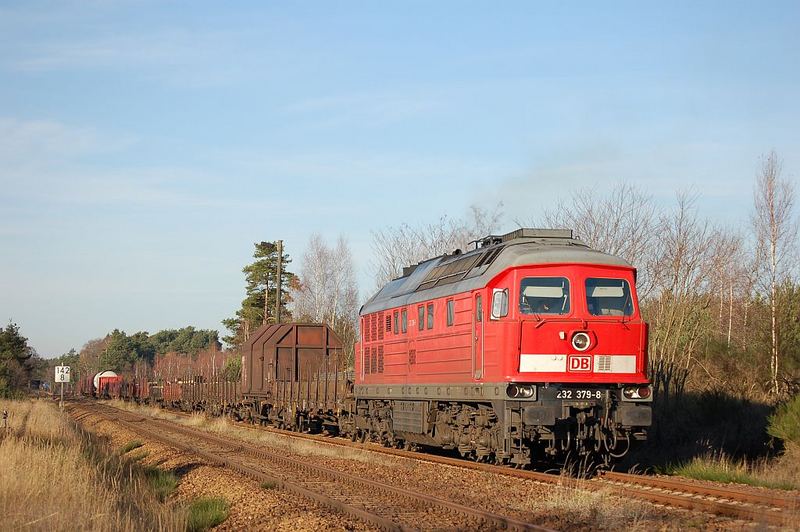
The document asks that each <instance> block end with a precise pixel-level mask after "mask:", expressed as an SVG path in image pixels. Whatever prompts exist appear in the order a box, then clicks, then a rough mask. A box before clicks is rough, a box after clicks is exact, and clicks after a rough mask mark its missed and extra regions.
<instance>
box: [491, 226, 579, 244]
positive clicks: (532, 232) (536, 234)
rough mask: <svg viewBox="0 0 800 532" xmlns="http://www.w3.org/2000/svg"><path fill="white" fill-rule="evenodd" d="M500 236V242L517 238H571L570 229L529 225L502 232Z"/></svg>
mask: <svg viewBox="0 0 800 532" xmlns="http://www.w3.org/2000/svg"><path fill="white" fill-rule="evenodd" d="M500 238H501V241H502V242H508V241H509V240H515V239H517V238H557V239H571V238H573V236H572V229H531V228H529V227H522V228H520V229H517V230H516V231H511V232H510V233H506V234H504V235H503V236H502V237H500Z"/></svg>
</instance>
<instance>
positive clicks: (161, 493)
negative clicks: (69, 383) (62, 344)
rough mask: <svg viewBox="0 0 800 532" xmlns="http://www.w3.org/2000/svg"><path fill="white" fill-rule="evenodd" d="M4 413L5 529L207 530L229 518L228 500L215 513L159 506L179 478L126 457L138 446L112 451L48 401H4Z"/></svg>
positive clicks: (0, 490) (1, 511) (1, 474)
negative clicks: (5, 410)
mask: <svg viewBox="0 0 800 532" xmlns="http://www.w3.org/2000/svg"><path fill="white" fill-rule="evenodd" d="M3 408H5V409H8V411H9V427H8V429H6V430H3V429H1V428H0V515H2V522H3V528H4V529H6V530H47V531H59V530H114V531H134V530H164V531H183V530H187V529H189V530H202V529H205V528H207V527H208V526H213V524H216V523H218V522H219V521H220V517H221V518H222V519H224V517H225V515H227V508H226V507H225V506H226V505H225V504H224V501H222V503H223V504H221V505H220V502H219V501H217V506H216V509H217V511H214V512H211V513H209V511H208V509H207V508H206V506H204V504H206V505H207V503H203V502H202V501H200V503H199V504H198V501H195V503H193V504H192V505H191V506H190V507H189V508H184V507H181V506H177V505H174V504H169V503H166V504H162V503H160V501H164V500H166V499H167V497H168V496H169V494H170V493H171V492H172V491H173V490H174V489H175V487H176V486H177V478H176V477H175V476H174V475H173V474H171V473H169V472H164V471H161V470H157V469H148V468H144V467H142V466H140V465H139V464H138V460H137V459H136V458H135V457H133V456H132V454H126V453H129V452H130V451H132V450H133V449H136V448H138V447H140V446H141V442H130V443H129V444H128V445H126V446H125V447H124V448H123V449H120V450H118V451H117V452H114V450H112V449H109V448H108V446H107V445H105V444H104V443H103V442H101V441H99V440H98V439H97V438H94V437H93V436H91V435H90V434H88V433H86V432H84V431H82V430H80V429H79V428H77V427H76V426H75V424H74V423H73V422H71V421H70V419H69V418H68V417H67V416H66V415H65V414H63V413H62V412H60V411H59V409H58V407H57V406H56V405H54V404H52V403H49V402H46V401H0V409H3ZM220 508H222V511H220ZM209 516H210V518H209Z"/></svg>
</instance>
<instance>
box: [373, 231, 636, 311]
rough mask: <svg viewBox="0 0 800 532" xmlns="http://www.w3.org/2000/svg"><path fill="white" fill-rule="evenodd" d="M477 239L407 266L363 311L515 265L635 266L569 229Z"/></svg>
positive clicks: (482, 282) (469, 284) (484, 278)
mask: <svg viewBox="0 0 800 532" xmlns="http://www.w3.org/2000/svg"><path fill="white" fill-rule="evenodd" d="M479 242H481V243H482V244H483V245H482V246H481V247H478V248H476V249H474V250H472V251H470V252H469V253H463V254H462V253H455V254H453V255H442V256H439V257H435V258H432V259H428V260H426V261H423V262H420V263H419V264H418V265H416V266H413V267H409V268H405V269H404V275H403V276H402V277H398V278H397V279H393V280H392V281H390V282H388V283H387V284H386V285H384V286H383V288H381V289H380V291H378V293H377V294H375V295H374V296H372V297H371V298H370V299H369V300H368V301H367V302H366V303H365V304H364V306H363V307H361V314H362V315H363V314H370V313H372V312H376V311H380V310H386V309H388V308H395V307H399V306H403V305H408V304H411V303H417V302H420V301H427V300H429V299H434V298H438V297H445V296H448V295H451V294H455V293H459V292H466V291H468V290H474V289H476V288H480V287H483V286H486V284H487V283H488V282H489V281H490V280H491V279H492V278H494V277H495V276H496V275H497V274H499V273H500V272H502V271H503V270H505V269H507V268H510V267H514V266H522V265H528V264H558V263H579V264H603V265H609V266H622V267H626V268H632V267H633V266H632V265H631V264H630V263H628V262H627V261H626V260H624V259H622V258H620V257H616V256H614V255H609V254H607V253H603V252H601V251H597V250H595V249H592V248H590V247H589V246H587V245H586V244H584V243H583V242H581V241H580V240H578V239H576V238H573V235H572V230H570V229H518V230H516V231H513V232H511V233H508V234H506V235H503V236H489V237H486V238H484V239H482V240H481V241H479Z"/></svg>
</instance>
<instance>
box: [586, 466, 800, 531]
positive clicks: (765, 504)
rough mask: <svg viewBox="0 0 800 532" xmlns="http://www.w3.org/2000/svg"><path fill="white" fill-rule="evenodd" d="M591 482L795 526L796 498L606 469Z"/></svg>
mask: <svg viewBox="0 0 800 532" xmlns="http://www.w3.org/2000/svg"><path fill="white" fill-rule="evenodd" d="M591 482H595V483H597V484H600V485H609V486H611V487H612V488H613V489H614V490H618V491H620V492H622V493H624V494H626V495H629V496H633V497H637V498H640V499H645V500H649V501H650V502H654V503H658V504H667V505H670V506H676V507H680V508H686V509H689V510H701V511H704V512H709V513H714V514H717V515H724V516H727V517H733V518H737V519H747V520H750V521H756V522H759V523H767V524H771V525H777V526H788V525H790V524H792V523H794V524H795V525H796V523H797V519H798V518H800V515H798V513H797V512H798V510H800V498H799V497H796V496H792V495H785V496H779V495H775V494H772V493H759V492H757V491H753V490H745V489H741V488H735V487H729V486H718V485H713V484H705V483H698V482H693V481H690V480H684V479H678V478H662V477H650V476H644V475H629V474H626V473H616V472H606V473H604V474H603V475H601V476H600V477H599V478H598V479H595V480H593V481H591Z"/></svg>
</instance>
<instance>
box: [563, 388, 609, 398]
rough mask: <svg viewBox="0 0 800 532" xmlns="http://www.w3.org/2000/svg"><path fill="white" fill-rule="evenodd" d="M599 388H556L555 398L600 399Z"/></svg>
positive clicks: (601, 396)
mask: <svg viewBox="0 0 800 532" xmlns="http://www.w3.org/2000/svg"><path fill="white" fill-rule="evenodd" d="M602 398H603V392H602V391H600V390H558V392H557V393H556V399H602Z"/></svg>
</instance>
